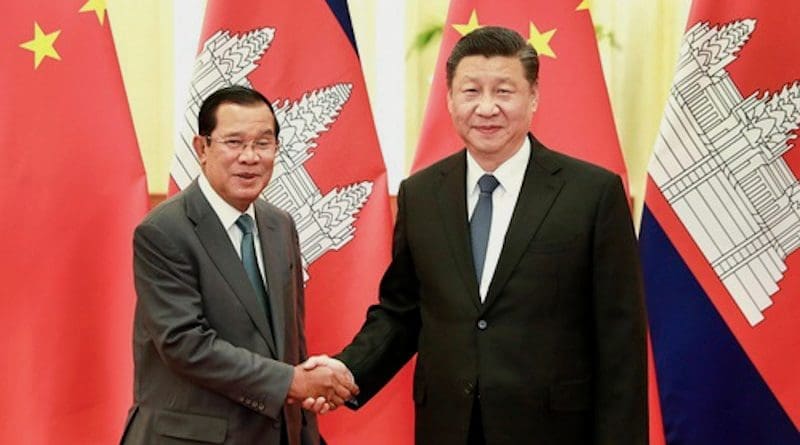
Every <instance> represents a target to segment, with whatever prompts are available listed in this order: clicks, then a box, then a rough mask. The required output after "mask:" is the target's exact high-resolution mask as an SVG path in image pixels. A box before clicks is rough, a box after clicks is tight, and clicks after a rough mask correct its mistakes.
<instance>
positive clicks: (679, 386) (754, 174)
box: [640, 0, 800, 445]
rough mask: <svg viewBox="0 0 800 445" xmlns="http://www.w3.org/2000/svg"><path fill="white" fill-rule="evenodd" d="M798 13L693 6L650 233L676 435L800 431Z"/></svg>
mask: <svg viewBox="0 0 800 445" xmlns="http://www.w3.org/2000/svg"><path fill="white" fill-rule="evenodd" d="M798 17H800V3H799V2H796V1H782V2H753V1H734V2H730V1H728V2H723V1H711V0H698V1H695V2H694V4H693V7H692V10H691V13H690V18H689V23H688V26H687V31H686V33H685V35H684V38H683V44H682V47H681V51H680V55H679V60H678V65H677V69H676V74H675V79H674V81H673V86H672V89H671V90H670V95H669V99H668V103H667V106H666V110H665V113H664V118H663V121H662V124H661V132H660V135H659V137H658V140H657V142H656V147H655V152H654V155H653V158H652V160H651V163H650V166H649V179H648V191H647V199H646V208H645V211H644V216H643V220H642V230H641V236H640V243H641V251H642V258H643V268H644V272H645V285H646V292H647V307H648V312H649V320H650V332H651V340H652V347H653V357H654V363H655V376H656V379H657V383H658V385H657V386H658V394H659V401H660V405H661V414H662V420H663V433H664V436H663V438H664V439H666V443H669V444H703V445H709V444H724V445H737V444H742V445H744V444H748V445H749V444H780V445H788V444H798V443H800V434H798V426H799V425H800V295H798V294H799V293H800V252H798V249H800V182H798V176H799V175H800V154H799V153H798V150H797V149H796V148H795V145H796V142H795V138H796V136H797V129H798V126H799V125H800V83H798V78H800V57H798V54H800V27H798V26H797V23H796V20H797V18H798ZM657 426H661V425H657ZM655 432H656V433H660V431H655Z"/></svg>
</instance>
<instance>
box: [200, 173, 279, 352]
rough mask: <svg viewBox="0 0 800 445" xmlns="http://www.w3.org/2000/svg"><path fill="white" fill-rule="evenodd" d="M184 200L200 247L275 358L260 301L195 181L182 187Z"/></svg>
mask: <svg viewBox="0 0 800 445" xmlns="http://www.w3.org/2000/svg"><path fill="white" fill-rule="evenodd" d="M186 201H187V209H186V214H187V216H188V217H189V218H190V219H191V220H192V221H194V223H195V224H196V226H195V231H196V232H197V236H198V238H199V239H200V242H201V244H202V245H203V248H205V250H206V253H207V254H208V256H209V258H211V260H212V261H213V262H214V264H215V265H216V266H217V269H218V270H219V272H220V274H221V275H222V276H223V277H224V279H225V281H226V282H227V283H228V285H229V286H230V287H231V289H232V290H233V293H234V295H236V297H237V298H238V299H239V301H240V302H241V303H242V306H244V308H245V310H246V311H247V314H248V315H249V316H250V319H251V320H252V321H253V324H255V325H256V328H257V329H258V331H259V332H260V333H261V335H262V336H263V337H264V339H265V340H266V341H267V345H268V346H269V348H270V351H271V352H272V354H273V355H275V356H276V357H277V350H276V348H275V343H274V340H273V338H272V334H271V333H270V330H269V326H268V325H267V318H266V317H265V314H264V308H263V307H261V303H260V302H259V300H258V297H257V296H256V293H255V291H254V290H253V287H252V286H251V285H250V280H249V279H248V278H247V274H246V273H245V271H244V266H242V260H241V259H240V258H239V256H238V255H236V250H235V249H234V248H233V245H232V244H231V239H230V237H228V234H227V233H226V232H225V228H224V227H222V224H220V222H219V218H218V217H217V215H216V213H214V210H213V209H212V208H211V205H210V204H209V203H208V201H207V200H206V198H205V197H204V196H203V194H202V192H201V191H200V187H199V186H198V185H197V181H195V182H193V183H192V184H191V185H190V186H189V188H188V189H187V190H186Z"/></svg>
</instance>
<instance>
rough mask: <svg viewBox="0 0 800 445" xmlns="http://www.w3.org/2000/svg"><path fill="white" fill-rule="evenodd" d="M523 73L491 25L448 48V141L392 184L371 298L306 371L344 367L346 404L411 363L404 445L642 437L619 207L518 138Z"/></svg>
mask: <svg viewBox="0 0 800 445" xmlns="http://www.w3.org/2000/svg"><path fill="white" fill-rule="evenodd" d="M538 68H539V64H538V58H537V54H536V52H535V50H534V49H533V48H532V47H531V46H530V45H529V44H528V43H527V42H526V41H525V40H524V39H523V38H522V37H521V36H520V35H519V34H518V33H516V32H514V31H512V30H509V29H504V28H498V27H484V28H480V29H478V30H476V31H473V32H472V33H470V34H468V35H466V36H465V37H463V38H462V39H461V40H460V41H459V42H458V43H457V44H456V46H455V47H454V49H453V52H452V53H451V55H450V58H449V60H448V62H447V85H448V89H449V91H448V96H447V105H448V110H449V111H450V115H451V117H452V120H453V124H454V127H455V129H456V131H457V132H458V133H459V135H460V136H461V138H462V140H463V141H464V145H465V146H466V149H465V150H461V151H459V152H458V153H456V154H454V155H452V156H450V157H448V158H446V159H444V160H442V161H440V162H438V163H436V164H434V165H432V166H430V167H429V168H427V169H424V170H422V171H420V172H418V173H416V174H414V175H413V176H411V177H409V178H408V179H406V180H405V181H404V182H403V184H402V185H401V186H400V191H399V193H398V196H397V205H398V212H397V223H396V226H395V234H394V246H393V255H392V263H391V265H390V266H389V268H388V270H387V271H386V274H385V275H384V277H383V280H382V282H381V286H380V303H379V304H377V305H374V306H372V307H371V308H370V309H369V311H368V313H367V320H366V322H365V323H364V326H363V327H362V329H361V331H360V332H359V333H358V335H357V336H356V337H355V339H354V340H353V342H352V343H351V344H350V346H348V347H347V348H345V349H344V351H343V352H342V353H341V354H340V355H339V356H338V357H337V358H338V359H339V360H341V361H336V360H335V359H331V358H327V357H318V358H312V359H311V360H310V362H309V364H308V368H309V369H311V368H312V367H313V366H318V365H327V366H331V367H334V368H337V369H344V367H345V365H346V366H347V368H349V369H350V370H352V371H353V374H354V375H355V381H356V383H358V385H359V387H360V388H361V393H360V394H359V396H358V397H357V399H356V401H355V404H357V405H359V406H360V405H363V404H364V403H366V402H367V401H368V400H369V399H370V398H371V397H372V396H373V395H374V394H375V393H376V392H377V391H378V390H379V389H380V388H381V387H383V385H385V384H386V382H387V381H388V380H389V379H391V378H392V376H393V375H394V374H395V373H396V372H397V371H398V370H399V369H400V368H401V367H402V366H403V365H404V364H405V363H406V362H407V361H408V360H409V359H410V358H411V357H412V356H413V355H414V354H415V353H419V355H418V357H417V362H416V369H415V372H414V388H413V395H414V403H415V411H416V439H417V443H419V444H437V445H451V444H452V445H464V444H491V445H505V444H508V445H518V444H558V445H591V444H596V445H600V444H608V445H612V444H613V445H643V444H645V443H646V442H647V397H646V377H645V376H646V372H645V370H646V360H645V355H646V354H645V351H646V349H645V318H644V309H643V298H642V283H641V276H640V268H639V263H638V254H637V248H636V239H635V235H634V231H633V226H632V224H631V218H630V213H629V209H628V204H627V197H626V195H625V191H624V188H623V186H622V181H621V180H620V178H619V177H618V176H617V175H615V174H613V173H611V172H608V171H606V170H604V169H601V168H599V167H596V166H593V165H590V164H588V163H586V162H582V161H579V160H577V159H573V158H570V157H568V156H565V155H563V154H560V153H557V152H555V151H552V150H550V149H548V148H546V147H545V146H544V145H543V144H542V143H540V142H539V141H538V140H536V138H534V137H533V135H532V134H530V133H528V128H529V127H530V123H531V119H532V117H533V113H534V111H535V110H536V108H537V105H538V97H539V95H538V92H539V90H538V88H539V85H538V82H537V76H538ZM576 69H579V68H578V67H576ZM576 105H577V104H576ZM563 117H564V119H569V118H570V117H569V116H563ZM575 131H580V122H576V123H575ZM586 143H587V144H591V143H592V141H586ZM342 363H343V364H342Z"/></svg>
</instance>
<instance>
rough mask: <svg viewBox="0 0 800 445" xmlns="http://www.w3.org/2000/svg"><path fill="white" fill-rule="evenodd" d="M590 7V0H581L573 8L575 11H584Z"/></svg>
mask: <svg viewBox="0 0 800 445" xmlns="http://www.w3.org/2000/svg"><path fill="white" fill-rule="evenodd" d="M591 7H592V2H591V1H590V0H583V1H581V4H580V5H578V7H577V8H575V10H576V11H586V10H587V9H589V8H591Z"/></svg>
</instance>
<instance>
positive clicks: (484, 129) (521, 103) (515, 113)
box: [447, 55, 538, 171]
mask: <svg viewBox="0 0 800 445" xmlns="http://www.w3.org/2000/svg"><path fill="white" fill-rule="evenodd" d="M537 104H538V89H537V86H536V85H531V84H530V83H528V80H527V79H526V78H525V72H524V68H523V66H522V62H520V61H519V59H518V58H516V57H503V56H492V57H484V56H480V55H477V56H467V57H464V58H463V59H461V61H460V62H459V63H458V65H457V66H456V69H455V72H454V75H453V82H452V85H451V86H450V90H449V91H448V94H447V109H448V110H449V111H450V117H451V118H452V119H453V125H454V126H455V128H456V131H457V132H458V134H459V136H461V139H463V140H464V143H465V145H466V146H467V150H468V151H469V152H470V154H472V156H473V157H474V158H475V160H476V161H477V162H478V164H480V166H481V167H482V168H483V169H484V170H486V171H494V170H495V169H496V168H497V167H498V166H499V165H500V164H502V163H503V162H505V161H506V160H507V159H508V158H510V157H511V156H513V155H514V153H516V152H517V150H518V149H519V148H520V147H521V146H522V142H523V141H524V139H525V137H527V134H528V129H529V128H530V125H531V119H532V118H533V112H534V111H536V106H537Z"/></svg>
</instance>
